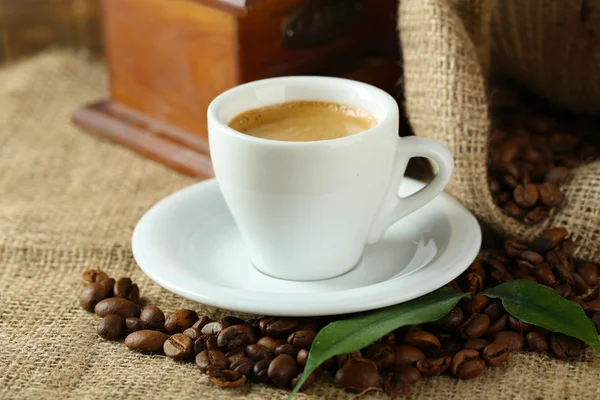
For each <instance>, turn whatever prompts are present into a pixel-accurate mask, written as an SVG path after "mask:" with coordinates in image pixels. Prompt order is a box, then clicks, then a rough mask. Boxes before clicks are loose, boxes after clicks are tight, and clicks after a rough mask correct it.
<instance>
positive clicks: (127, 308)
mask: <svg viewBox="0 0 600 400" xmlns="http://www.w3.org/2000/svg"><path fill="white" fill-rule="evenodd" d="M94 312H95V313H96V315H98V316H99V317H105V316H107V315H111V314H116V315H120V316H121V317H123V318H127V317H139V316H140V307H139V306H138V305H137V304H135V303H134V302H132V301H129V300H127V299H124V298H122V297H110V298H108V299H104V300H101V301H100V302H98V304H96V307H94Z"/></svg>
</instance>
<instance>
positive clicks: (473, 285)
mask: <svg viewBox="0 0 600 400" xmlns="http://www.w3.org/2000/svg"><path fill="white" fill-rule="evenodd" d="M483 281H484V278H483V275H481V274H480V273H479V272H471V273H469V274H467V288H466V289H467V292H469V293H470V294H471V296H475V295H476V294H477V293H479V292H480V291H482V290H483Z"/></svg>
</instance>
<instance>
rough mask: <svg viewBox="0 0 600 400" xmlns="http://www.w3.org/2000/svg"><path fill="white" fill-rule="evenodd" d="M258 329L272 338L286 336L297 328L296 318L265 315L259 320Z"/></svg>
mask: <svg viewBox="0 0 600 400" xmlns="http://www.w3.org/2000/svg"><path fill="white" fill-rule="evenodd" d="M259 326H260V330H261V332H262V333H264V334H265V335H267V336H269V337H272V338H276V339H277V338H287V337H288V336H289V335H290V334H291V333H292V332H294V331H295V330H297V328H298V320H297V319H292V318H276V317H266V318H263V319H261V320H260V324H259Z"/></svg>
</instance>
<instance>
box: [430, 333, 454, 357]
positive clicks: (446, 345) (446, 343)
mask: <svg viewBox="0 0 600 400" xmlns="http://www.w3.org/2000/svg"><path fill="white" fill-rule="evenodd" d="M436 337H437V338H438V339H439V340H440V343H441V345H442V347H441V348H440V349H439V350H435V349H433V350H431V349H430V350H429V351H428V352H429V354H430V355H431V356H433V357H440V356H452V355H454V354H456V353H457V352H458V351H460V349H461V348H462V341H461V340H460V339H459V338H457V337H456V336H454V335H451V334H449V333H438V334H436Z"/></svg>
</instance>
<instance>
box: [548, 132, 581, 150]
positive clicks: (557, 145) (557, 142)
mask: <svg viewBox="0 0 600 400" xmlns="http://www.w3.org/2000/svg"><path fill="white" fill-rule="evenodd" d="M578 144H579V138H578V137H577V136H576V135H574V134H572V133H562V132H560V133H553V134H552V135H551V136H550V148H551V149H552V151H553V152H555V153H566V152H569V151H571V150H573V149H574V148H575V147H577V145H578Z"/></svg>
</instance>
